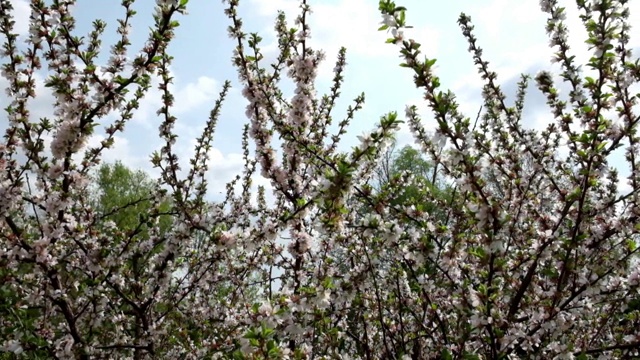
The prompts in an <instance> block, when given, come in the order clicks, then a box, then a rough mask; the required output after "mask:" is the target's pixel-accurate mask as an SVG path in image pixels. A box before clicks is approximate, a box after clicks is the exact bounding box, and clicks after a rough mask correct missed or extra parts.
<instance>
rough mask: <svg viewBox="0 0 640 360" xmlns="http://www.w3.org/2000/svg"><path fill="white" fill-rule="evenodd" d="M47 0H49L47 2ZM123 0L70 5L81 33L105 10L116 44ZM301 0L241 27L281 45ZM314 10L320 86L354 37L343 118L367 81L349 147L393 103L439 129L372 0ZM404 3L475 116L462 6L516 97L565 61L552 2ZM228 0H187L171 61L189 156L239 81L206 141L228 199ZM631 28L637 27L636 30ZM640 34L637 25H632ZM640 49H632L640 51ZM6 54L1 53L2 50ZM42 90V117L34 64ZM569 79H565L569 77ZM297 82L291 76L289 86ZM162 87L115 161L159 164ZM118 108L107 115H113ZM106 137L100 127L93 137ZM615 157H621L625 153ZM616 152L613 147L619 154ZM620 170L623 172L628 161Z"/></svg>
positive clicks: (19, 11) (419, 35)
mask: <svg viewBox="0 0 640 360" xmlns="http://www.w3.org/2000/svg"><path fill="white" fill-rule="evenodd" d="M48 2H49V1H47V3H48ZM12 3H13V5H14V8H15V9H14V15H15V18H16V30H17V31H18V33H19V34H20V35H21V36H24V35H25V34H27V32H28V17H29V13H30V10H29V5H28V1H27V0H12ZM119 3H120V1H119V0H78V1H77V5H76V7H75V8H74V11H73V14H74V16H75V17H76V20H77V22H78V26H77V29H76V34H77V35H84V34H87V33H88V32H89V31H90V25H91V23H92V21H93V20H94V19H97V18H100V19H102V20H105V21H106V22H107V24H108V26H107V29H106V32H105V35H106V36H105V37H103V43H104V47H103V48H104V52H105V55H106V56H108V47H109V46H110V45H111V44H113V43H114V42H115V39H116V36H115V35H116V33H115V28H116V25H117V23H116V21H115V20H116V19H118V18H122V17H123V15H124V11H123V8H122V7H120V5H119ZM298 3H299V1H297V0H240V7H239V14H240V16H241V17H242V18H243V20H244V24H245V31H247V32H254V31H256V32H259V33H260V35H261V36H262V37H263V38H264V39H265V40H264V44H263V45H264V47H263V48H264V51H265V53H266V54H267V56H268V55H269V54H273V51H274V49H275V43H274V41H275V39H274V36H273V34H274V32H273V30H272V28H273V24H274V20H275V18H276V15H277V11H278V10H283V11H285V12H286V14H287V17H288V19H289V20H290V21H289V23H290V24H292V23H293V20H294V18H295V16H296V15H297V14H298ZM308 3H309V4H310V5H311V8H312V11H313V13H312V14H311V20H310V25H311V35H312V38H311V40H310V46H311V47H312V48H314V49H322V50H324V51H325V52H326V55H327V58H326V60H325V63H324V64H323V65H322V67H321V69H320V72H319V78H318V82H317V88H318V91H319V93H326V92H327V91H328V88H329V86H330V85H331V83H330V81H331V78H332V73H331V69H332V68H333V67H334V63H335V59H336V54H337V53H338V50H339V48H340V47H341V46H344V47H346V48H347V63H348V65H347V67H346V72H345V82H344V86H343V88H342V91H341V92H342V97H341V101H339V102H338V106H337V109H336V111H335V112H334V114H337V116H336V117H337V118H338V119H341V118H342V117H343V116H344V114H346V112H345V110H346V108H347V106H348V105H349V104H351V103H352V100H353V99H354V98H355V97H356V96H358V95H359V94H360V93H361V92H363V91H364V92H365V97H366V101H365V105H364V109H363V110H362V111H360V112H359V113H358V114H357V116H356V117H355V119H354V121H353V122H352V125H351V126H350V128H349V131H348V133H347V135H346V137H345V140H344V141H343V145H342V149H343V150H348V149H349V148H350V147H351V146H353V145H355V143H356V141H357V140H356V137H357V136H358V135H360V134H362V133H363V132H365V131H369V130H371V129H372V128H373V127H374V125H375V123H376V122H378V121H379V119H380V117H381V116H382V115H384V114H385V113H388V112H390V111H397V112H398V113H399V114H400V115H401V117H402V116H404V108H405V106H406V105H408V104H412V105H417V106H418V107H419V109H420V112H421V114H422V116H423V119H424V123H425V126H426V127H427V128H430V129H433V128H434V126H435V121H434V120H433V118H432V116H431V114H430V112H429V111H428V108H427V106H426V104H425V102H424V100H421V99H422V95H421V92H420V91H419V90H416V89H415V87H414V85H413V81H412V74H411V71H410V70H407V69H405V68H401V67H399V66H398V65H399V63H400V59H399V51H398V50H399V47H397V46H394V45H390V44H385V39H386V38H387V37H389V36H388V34H385V33H384V32H379V31H377V29H378V27H379V26H380V21H381V16H380V14H379V13H378V9H377V3H378V1H376V0H309V1H308ZM396 3H397V4H398V5H403V6H405V7H407V8H408V12H407V22H408V24H410V25H412V26H413V28H412V29H407V30H406V31H405V34H406V35H407V37H410V38H413V39H415V40H416V41H417V42H419V43H421V44H422V48H421V49H422V51H423V53H424V54H425V55H426V56H427V57H429V58H437V59H438V62H437V68H436V75H437V76H439V77H440V79H441V82H442V84H443V86H442V87H443V89H451V90H452V91H453V92H454V93H456V94H457V97H458V102H459V103H460V104H461V106H460V107H461V110H462V112H463V113H465V114H466V115H467V116H469V117H472V118H474V117H475V115H476V113H477V111H478V109H479V107H480V105H481V97H480V94H481V86H482V82H481V79H480V76H479V75H478V74H477V71H476V69H475V67H474V65H473V61H472V58H471V55H470V54H469V53H468V52H467V43H466V40H465V38H464V37H463V36H462V33H461V30H460V28H459V27H458V25H457V19H458V16H459V15H460V13H461V12H464V13H466V14H467V15H469V16H470V17H471V19H472V23H473V24H474V26H475V35H476V37H477V38H478V41H479V45H480V47H482V48H483V49H484V55H485V60H488V61H489V62H490V67H491V69H492V70H494V71H496V72H497V73H498V81H499V82H500V83H501V84H502V87H503V89H504V90H505V92H506V94H507V95H508V96H509V98H508V102H509V103H512V102H513V100H514V94H515V89H516V83H517V81H518V80H519V76H520V74H521V73H523V72H524V73H528V74H530V75H531V76H532V77H533V76H535V74H536V73H537V72H538V71H540V70H543V69H545V70H555V71H557V70H558V65H557V64H556V65H551V64H550V58H551V54H552V52H551V50H550V49H549V48H548V38H547V35H546V33H545V23H546V14H545V13H543V12H542V11H541V10H540V7H539V5H538V1H535V0H521V1H513V0H511V1H509V0H459V1H424V0H396ZM560 3H565V4H566V5H565V6H566V7H567V18H568V25H569V30H570V39H573V40H572V44H573V54H575V55H576V56H577V58H578V61H579V62H580V63H584V62H585V61H586V60H587V59H588V57H589V55H588V54H589V51H588V50H587V47H586V45H585V44H584V43H583V40H584V39H585V38H586V37H585V34H586V33H585V31H584V29H583V27H582V25H581V23H580V20H579V18H578V13H577V10H576V8H575V3H573V2H571V1H562V0H560ZM630 3H631V5H630V7H631V24H634V23H635V24H640V2H637V1H635V2H634V1H631V2H630ZM154 4H155V1H153V0H138V1H137V2H136V3H135V5H134V9H136V10H137V11H138V15H137V16H136V17H135V18H134V21H133V22H132V27H133V30H132V43H133V45H132V47H131V49H132V51H131V53H130V55H135V54H136V53H137V51H138V50H139V49H140V48H141V46H142V44H143V42H144V40H146V37H147V33H148V28H149V26H151V24H152V21H153V19H152V16H151V14H152V11H153V5H154ZM224 6H225V5H224V4H223V3H222V1H202V0H191V1H190V2H189V4H188V11H189V14H188V15H186V16H179V17H178V20H180V22H181V26H180V27H179V28H178V29H177V31H176V38H175V39H174V40H173V43H172V45H171V46H170V53H171V54H173V56H174V57H175V60H174V63H173V65H172V67H171V70H172V72H173V75H174V77H175V81H174V88H173V89H174V91H175V92H174V95H175V96H176V101H175V104H176V106H175V108H174V109H173V112H174V114H175V115H176V116H177V117H178V124H177V128H176V130H177V133H178V135H179V139H178V142H177V144H176V146H177V149H178V155H179V156H180V157H181V163H182V164H184V166H185V167H187V164H188V160H189V157H190V155H191V154H192V153H193V147H194V144H195V140H194V139H195V138H196V137H197V136H198V135H199V134H200V132H201V130H202V129H203V126H204V123H205V121H206V120H207V117H208V114H209V111H210V110H211V108H212V107H213V104H214V102H215V100H216V99H217V98H218V94H219V92H220V90H221V87H222V84H223V83H224V81H225V80H230V81H231V82H232V86H233V87H232V90H231V92H230V94H229V96H228V98H227V101H226V102H225V104H224V106H223V110H222V114H221V117H220V119H219V120H218V127H217V131H216V136H215V141H214V148H213V149H212V150H211V152H210V156H211V161H210V169H211V170H210V171H209V173H208V180H209V182H210V188H209V189H210V190H209V196H210V197H211V199H220V194H221V193H224V191H225V184H226V183H227V182H228V181H230V180H231V179H232V178H233V177H234V176H235V175H236V174H239V173H240V172H241V170H242V167H243V161H242V154H241V145H240V144H241V130H242V127H243V125H244V124H245V123H246V122H247V119H246V117H245V115H244V114H245V106H246V101H245V100H244V98H243V97H242V96H241V90H242V88H241V86H240V85H239V83H238V78H237V72H236V69H235V68H234V67H233V66H232V64H231V54H232V50H233V47H234V45H233V41H232V40H231V39H229V37H228V36H227V32H226V29H227V27H228V26H229V25H230V20H229V19H228V18H226V16H225V15H224V13H223V9H224ZM632 34H634V32H633V31H632ZM635 34H637V32H635ZM631 45H632V47H633V48H636V49H637V48H639V47H640V37H638V36H636V37H635V38H633V37H632V40H631ZM638 53H639V51H637V50H636V51H635V53H634V55H635V56H637V54H638ZM1 61H2V62H4V61H6V60H5V59H2V60H1ZM38 75H39V77H38V84H39V87H38V89H37V94H38V99H37V100H35V101H33V102H32V104H31V110H32V112H33V114H34V116H35V117H40V116H50V112H51V102H52V99H53V98H52V96H51V94H50V93H48V89H45V88H44V87H42V84H43V81H44V78H45V76H46V73H44V72H42V73H39V74H38ZM0 87H2V88H5V87H6V81H5V80H4V79H2V80H0ZM561 89H562V87H561ZM285 90H286V91H288V92H290V91H291V88H286V89H285ZM6 101H7V100H6V99H5V98H4V97H3V98H2V99H0V105H2V107H4V106H6V104H5V103H6ZM160 104H161V102H160V96H159V92H158V91H156V90H154V91H152V92H151V93H149V94H148V95H147V98H146V99H145V100H144V101H143V102H142V104H141V107H140V109H139V110H138V111H137V112H136V113H135V116H134V118H133V120H132V121H131V122H129V123H128V125H127V127H126V130H125V132H124V133H121V134H120V135H118V137H117V138H116V142H115V147H114V148H112V149H111V150H109V151H108V152H106V153H105V155H104V157H103V159H104V160H105V161H107V162H113V161H115V160H120V161H122V162H123V163H124V164H125V165H128V166H130V167H132V168H138V169H143V170H145V171H149V172H150V173H151V174H157V171H155V170H153V169H152V167H151V164H150V162H149V155H150V154H151V153H152V152H153V151H154V150H158V149H159V148H160V147H161V146H162V143H161V141H160V139H159V137H158V131H157V128H158V125H159V124H160V119H159V118H158V117H156V115H155V112H156V110H157V109H158V108H159V106H160ZM524 116H525V118H524V123H525V126H527V127H534V128H538V129H541V128H543V127H544V126H545V125H546V124H547V123H549V121H550V120H551V118H550V115H549V110H548V107H547V105H546V104H545V99H544V97H543V96H542V94H541V93H540V92H539V91H538V90H537V89H536V88H535V85H534V81H533V80H532V81H531V82H530V87H529V93H528V95H527V99H526V103H525V115H524ZM112 120H113V117H111V118H106V119H104V120H103V121H102V122H101V123H102V124H103V125H104V123H108V122H109V121H112ZM2 122H3V120H2V118H0V130H2V131H3V132H4V129H5V128H6V124H3V123H2ZM100 139H101V135H100V134H99V133H98V134H97V135H95V136H94V137H93V138H92V139H91V140H90V144H97V143H98V142H99V141H100ZM398 139H399V143H400V145H401V146H402V145H404V144H410V143H412V137H411V134H410V133H409V131H408V129H407V128H406V127H403V128H402V129H401V130H400V132H399V134H398ZM618 157H619V159H618V160H620V159H622V158H621V157H620V156H618ZM614 160H615V159H614ZM621 175H623V176H624V175H625V173H624V172H622V173H621ZM256 180H257V181H256V184H262V185H266V184H267V183H268V181H267V180H266V179H256Z"/></svg>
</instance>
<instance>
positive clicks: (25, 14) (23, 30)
mask: <svg viewBox="0 0 640 360" xmlns="http://www.w3.org/2000/svg"><path fill="white" fill-rule="evenodd" d="M9 2H10V3H11V5H13V19H14V20H15V22H16V23H15V25H14V28H13V30H14V32H15V33H17V34H18V36H24V35H26V34H27V33H28V32H29V16H30V15H31V9H30V8H29V3H28V2H27V1H26V0H10V1H9Z"/></svg>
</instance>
